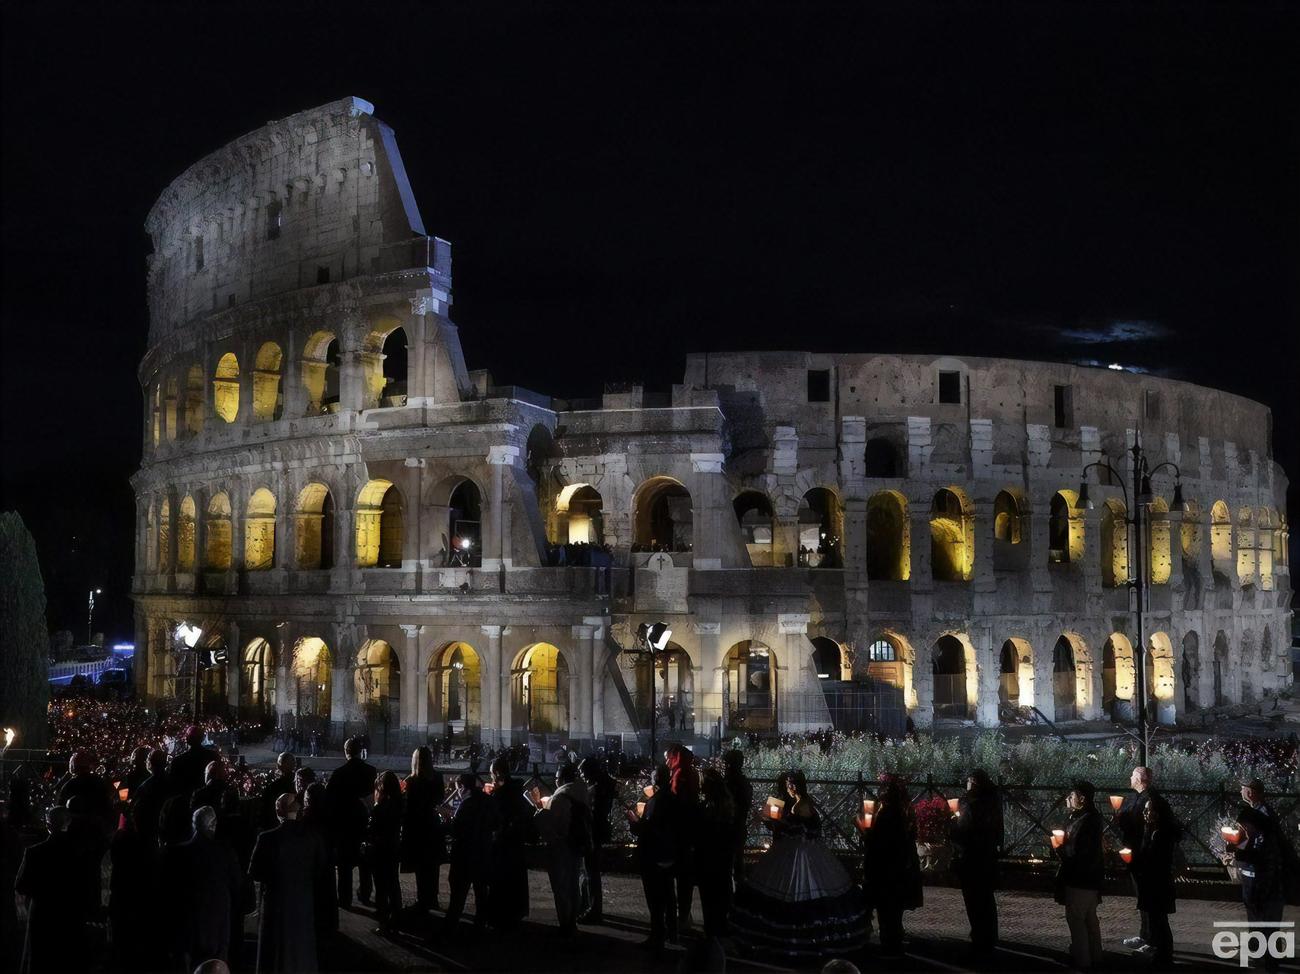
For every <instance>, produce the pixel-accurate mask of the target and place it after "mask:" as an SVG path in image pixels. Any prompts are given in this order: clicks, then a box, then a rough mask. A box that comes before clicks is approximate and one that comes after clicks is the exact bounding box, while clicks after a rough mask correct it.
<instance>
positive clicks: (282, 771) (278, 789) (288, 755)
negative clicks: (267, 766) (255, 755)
mask: <svg viewBox="0 0 1300 974" xmlns="http://www.w3.org/2000/svg"><path fill="white" fill-rule="evenodd" d="M297 768H298V759H297V758H296V757H294V755H293V752H292V751H283V752H281V754H280V756H279V757H278V758H276V759H275V777H274V778H272V779H271V780H270V781H268V782H267V783H266V787H264V788H263V789H262V796H261V797H262V809H261V819H262V827H263V828H268V829H271V828H275V822H276V818H275V803H276V800H277V799H278V798H279V797H280V796H281V795H287V794H289V793H290V792H292V791H296V790H297V789H296V788H295V787H294V781H293V778H294V772H295V771H296V770H297Z"/></svg>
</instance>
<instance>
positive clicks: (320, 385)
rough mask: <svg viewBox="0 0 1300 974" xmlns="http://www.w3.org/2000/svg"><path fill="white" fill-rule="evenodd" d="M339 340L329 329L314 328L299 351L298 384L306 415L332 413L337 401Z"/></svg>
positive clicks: (336, 406)
mask: <svg viewBox="0 0 1300 974" xmlns="http://www.w3.org/2000/svg"><path fill="white" fill-rule="evenodd" d="M339 361H340V358H339V343H338V339H336V338H335V337H334V335H333V333H332V332H328V331H318V332H316V333H315V334H313V335H312V336H311V337H310V338H308V339H307V343H306V344H305V345H304V346H303V350H302V385H303V388H304V389H305V390H306V392H307V415H308V416H315V415H317V414H318V413H325V412H332V411H334V410H336V409H337V408H338V404H339Z"/></svg>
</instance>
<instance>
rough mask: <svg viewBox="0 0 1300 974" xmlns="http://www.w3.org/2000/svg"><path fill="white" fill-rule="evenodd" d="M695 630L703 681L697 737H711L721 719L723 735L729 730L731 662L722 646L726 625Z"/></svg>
mask: <svg viewBox="0 0 1300 974" xmlns="http://www.w3.org/2000/svg"><path fill="white" fill-rule="evenodd" d="M693 627H694V629H695V639H696V642H697V643H698V645H699V654H700V655H699V668H698V670H697V672H698V673H699V675H700V679H699V680H697V681H696V684H695V733H696V734H697V735H698V736H703V737H708V736H711V735H712V733H713V730H714V728H715V727H717V726H718V719H719V718H722V719H723V721H722V722H723V728H722V730H723V733H726V730H727V728H726V726H725V725H726V712H727V701H726V696H727V661H726V660H725V659H723V656H722V648H721V647H720V646H719V642H720V640H721V638H722V624H721V623H719V622H696V623H693Z"/></svg>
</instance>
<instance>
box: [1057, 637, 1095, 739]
mask: <svg viewBox="0 0 1300 974" xmlns="http://www.w3.org/2000/svg"><path fill="white" fill-rule="evenodd" d="M1062 641H1064V642H1066V643H1068V644H1069V648H1070V654H1071V656H1072V658H1073V659H1074V694H1075V696H1074V704H1075V715H1076V718H1077V719H1081V720H1093V719H1095V718H1096V716H1097V706H1096V689H1095V687H1094V685H1093V676H1094V672H1095V671H1094V669H1093V659H1092V650H1091V649H1089V648H1088V643H1087V642H1086V641H1085V640H1084V638H1083V637H1082V636H1080V635H1079V634H1078V633H1077V632H1063V633H1061V635H1060V637H1059V638H1058V639H1057V643H1058V644H1059V643H1061V642H1062ZM1053 652H1055V649H1054V650H1053ZM1055 664H1056V660H1055V658H1053V672H1055ZM1053 694H1054V695H1055V686H1053Z"/></svg>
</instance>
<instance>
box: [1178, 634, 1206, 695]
mask: <svg viewBox="0 0 1300 974" xmlns="http://www.w3.org/2000/svg"><path fill="white" fill-rule="evenodd" d="M1200 644H1201V639H1200V636H1198V635H1197V634H1196V633H1195V632H1194V631H1192V630H1189V631H1187V632H1185V633H1183V661H1182V681H1181V682H1182V686H1183V709H1184V710H1199V709H1200V708H1201V706H1202V705H1203V704H1202V701H1201V645H1200Z"/></svg>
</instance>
